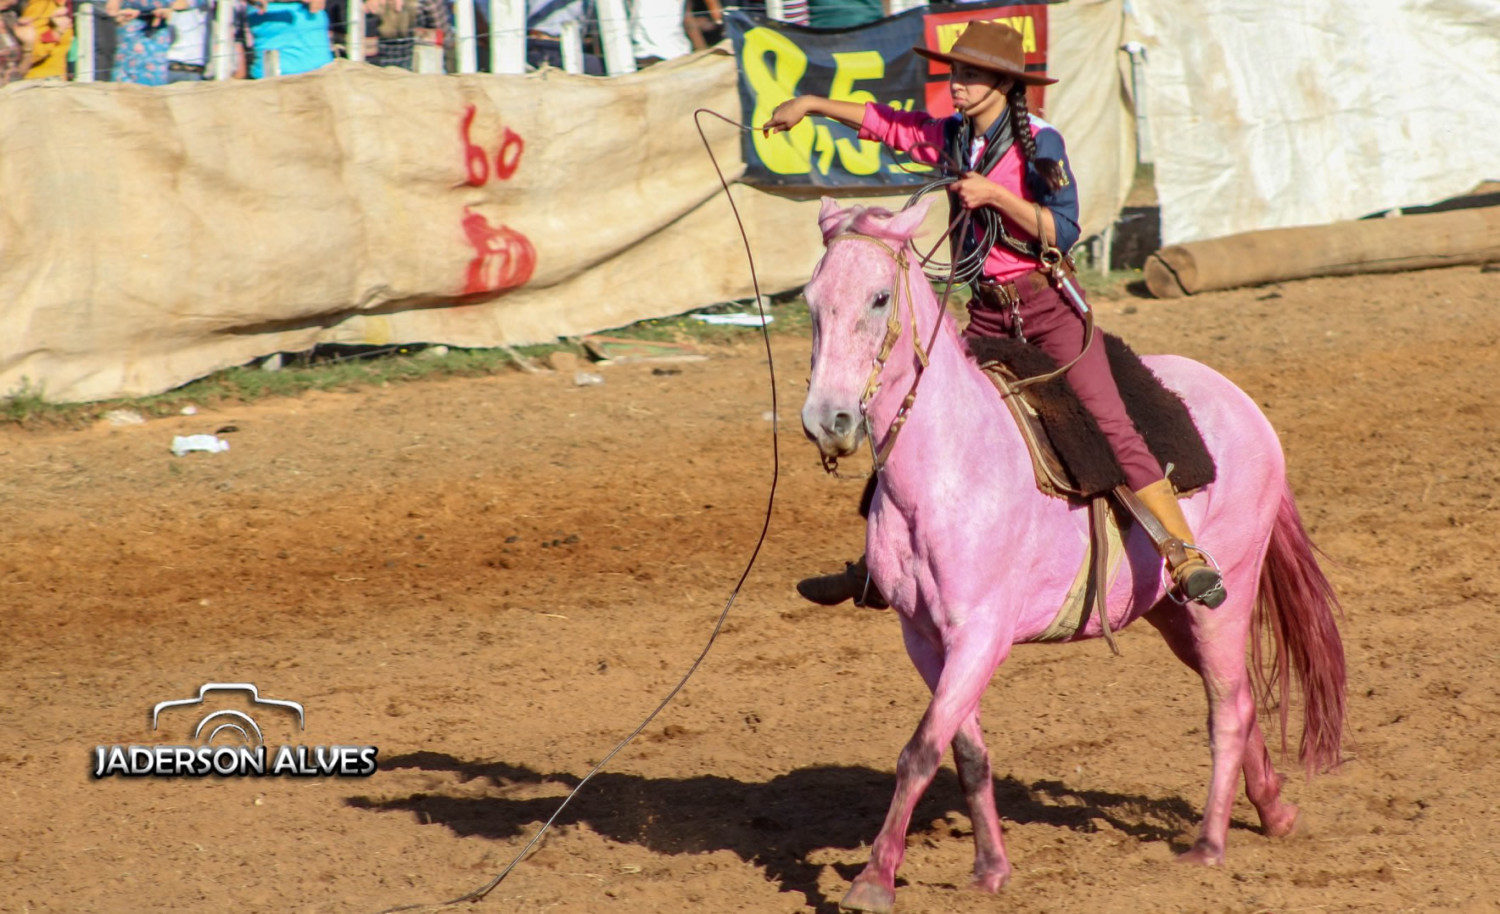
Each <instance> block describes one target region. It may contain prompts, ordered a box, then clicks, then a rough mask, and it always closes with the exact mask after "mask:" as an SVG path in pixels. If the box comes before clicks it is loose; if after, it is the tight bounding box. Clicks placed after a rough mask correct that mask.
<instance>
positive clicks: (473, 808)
mask: <svg viewBox="0 0 1500 914" xmlns="http://www.w3.org/2000/svg"><path fill="white" fill-rule="evenodd" d="M380 767H381V768H382V769H386V770H390V769H418V770H422V771H433V772H452V773H454V774H457V775H458V776H459V777H460V778H461V779H463V780H465V781H468V780H473V779H475V778H484V779H487V780H488V781H489V782H490V783H491V784H492V785H494V786H495V787H497V788H499V789H500V790H501V791H502V792H503V791H504V790H506V789H507V788H515V787H518V786H521V785H539V784H555V785H558V786H559V787H562V788H566V789H572V788H573V787H574V786H576V785H577V784H578V781H579V778H578V776H576V775H573V774H565V773H550V774H548V773H543V772H540V771H536V770H535V769H532V768H528V767H525V766H520V765H512V764H509V763H506V762H476V761H462V760H460V759H456V758H454V757H453V756H451V755H446V754H443V753H438V752H415V753H411V754H408V755H400V756H394V757H392V758H391V759H389V760H384V759H382V760H381V763H380ZM895 786H896V778H895V775H894V774H893V773H891V772H885V771H876V770H874V769H872V768H866V767H857V766H840V765H819V766H813V767H808V768H799V769H797V770H795V771H791V772H788V773H787V774H783V775H778V776H776V777H774V778H771V779H770V780H768V781H764V782H758V783H747V782H745V781H740V780H736V779H734V778H727V777H720V776H716V775H701V776H697V777H685V778H653V777H643V776H641V775H635V774H617V773H610V772H601V773H600V774H598V775H596V776H595V777H594V779H593V780H592V781H590V782H589V784H588V786H587V787H585V788H584V789H583V791H582V792H580V793H579V795H578V796H577V797H576V798H574V800H573V801H572V802H571V803H570V804H569V805H568V807H567V809H566V810H564V811H563V813H562V815H561V816H559V817H558V819H557V823H556V824H557V825H559V826H562V825H586V826H588V827H589V828H590V829H592V830H593V831H594V832H596V833H598V834H600V835H602V836H604V837H606V838H609V839H611V840H613V841H617V842H621V843H631V844H638V845H641V846H643V847H646V848H649V849H650V850H652V851H654V852H656V853H661V854H684V853H688V854H691V853H705V852H711V851H717V850H729V851H733V852H734V853H735V854H737V855H738V856H739V857H740V859H742V860H745V861H746V862H748V863H750V864H752V865H754V866H757V867H759V868H761V869H763V870H764V871H765V872H766V874H767V875H768V876H769V877H770V878H771V879H773V880H775V881H776V882H777V883H778V884H779V885H780V887H781V889H782V890H783V891H788V892H798V893H801V894H802V895H803V896H805V897H806V899H807V903H808V904H809V905H810V906H812V907H813V908H814V909H816V910H817V911H819V912H831V911H835V910H837V905H836V904H835V903H834V901H833V900H831V899H828V898H826V897H824V895H823V894H822V892H821V891H820V890H819V889H818V877H819V874H820V873H821V872H822V870H823V864H818V863H811V862H809V860H808V858H809V856H810V855H812V854H813V852H815V851H820V850H826V849H829V848H833V849H842V850H855V849H858V848H862V847H865V846H867V845H868V843H869V842H870V841H871V840H872V839H874V837H875V833H876V832H877V831H878V830H879V828H880V823H881V821H882V820H883V819H884V817H885V812H886V807H887V805H888V804H889V802H890V798H891V794H892V792H893V791H894V790H895ZM995 799H996V802H997V804H998V805H999V807H1000V811H1001V816H1002V817H1003V818H1004V819H1005V820H1006V821H1007V822H1009V823H1016V824H1021V825H1030V824H1043V825H1051V826H1055V827H1058V828H1066V829H1069V830H1071V831H1077V832H1096V831H1099V830H1100V829H1101V828H1103V827H1105V826H1108V827H1111V828H1114V829H1116V830H1118V831H1120V832H1123V833H1125V834H1127V835H1130V836H1131V837H1134V838H1136V839H1137V840H1139V841H1141V842H1143V843H1144V842H1164V843H1166V844H1167V845H1169V846H1170V847H1171V848H1172V849H1173V850H1175V851H1182V850H1186V849H1187V848H1188V847H1189V846H1191V842H1192V839H1191V837H1190V836H1188V833H1189V832H1190V830H1191V829H1192V828H1193V826H1194V825H1195V824H1196V823H1197V821H1198V811H1197V810H1196V809H1194V808H1193V807H1192V805H1191V804H1189V803H1187V802H1186V801H1184V800H1182V799H1181V798H1178V797H1146V796H1141V795H1136V794H1122V793H1112V792H1108V791H1101V790H1079V789H1075V788H1072V787H1068V786H1067V785H1065V784H1063V783H1062V782H1061V781H1055V780H1040V781H1035V782H1033V783H1031V784H1029V785H1028V784H1025V783H1022V782H1021V781H1020V780H1018V779H1016V778H1014V777H1012V776H1006V777H1002V778H996V779H995ZM345 802H346V803H347V804H348V805H350V806H352V807H355V808H357V809H368V810H375V811H380V812H392V811H404V812H410V813H413V814H414V815H416V817H417V818H418V820H419V821H420V822H422V823H424V824H434V825H442V826H445V827H447V828H448V829H450V830H451V831H452V832H453V833H454V834H456V835H458V836H460V837H473V836H477V837H483V838H495V839H512V838H516V837H519V836H523V835H530V834H531V833H533V832H534V831H535V830H536V828H537V827H539V826H540V825H541V823H543V822H545V821H546V820H547V818H548V817H549V816H551V815H552V814H553V812H554V811H555V810H556V809H557V805H558V803H559V802H561V797H560V796H546V797H528V798H507V797H505V796H488V797H473V796H445V795H442V794H435V793H414V794H411V795H409V796H406V797H396V798H390V799H376V798H371V797H350V798H348V799H347V800H346V801H345ZM955 811H956V812H959V813H962V814H963V815H964V816H965V817H967V816H968V804H967V803H966V802H965V801H964V798H963V793H962V791H961V790H960V788H959V785H958V778H957V776H956V775H955V774H954V772H953V771H951V770H949V769H948V768H943V769H940V771H939V773H938V776H937V778H936V779H934V781H933V783H932V786H931V787H930V788H929V789H928V790H927V793H926V795H925V796H924V797H923V799H922V802H921V803H920V805H918V807H917V811H916V814H915V815H914V816H913V817H912V828H911V835H912V836H916V837H920V836H922V835H923V834H942V835H944V836H952V835H957V834H962V835H963V836H964V837H968V836H969V835H970V834H971V832H970V830H969V828H968V823H967V818H965V819H964V820H961V821H963V823H964V830H963V831H962V832H961V833H958V832H952V831H950V829H951V826H950V825H949V824H948V822H946V821H944V819H945V817H947V815H948V814H949V813H950V812H955ZM1233 825H1234V827H1237V828H1243V829H1250V828H1252V826H1251V825H1249V824H1248V823H1245V822H1243V821H1240V820H1238V819H1237V820H1235V822H1234V823H1233ZM862 866H863V861H861V862H860V863H859V864H857V865H842V864H835V865H834V869H835V870H836V871H838V872H839V874H840V875H841V876H842V877H843V878H844V879H845V880H849V879H853V878H854V876H855V875H856V874H857V873H858V872H859V870H860V868H861V867H862ZM962 875H963V874H961V873H955V874H954V877H955V878H956V879H957V878H959V877H961V876H962ZM899 884H900V883H899V881H898V885H899Z"/></svg>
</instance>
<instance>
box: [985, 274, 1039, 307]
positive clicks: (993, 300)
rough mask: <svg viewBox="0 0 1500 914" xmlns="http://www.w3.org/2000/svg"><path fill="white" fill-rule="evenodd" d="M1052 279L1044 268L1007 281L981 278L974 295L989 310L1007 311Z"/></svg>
mask: <svg viewBox="0 0 1500 914" xmlns="http://www.w3.org/2000/svg"><path fill="white" fill-rule="evenodd" d="M1051 283H1052V281H1051V279H1049V278H1048V276H1047V274H1046V273H1045V272H1043V271H1042V270H1032V271H1031V272H1029V273H1022V274H1021V275H1020V276H1017V277H1016V278H1015V279H1011V280H1007V281H1005V282H990V281H988V280H983V279H981V280H980V281H979V282H976V283H975V284H974V297H975V298H976V299H977V300H978V301H979V304H980V305H981V306H982V307H984V308H985V309H986V310H989V311H1005V310H1008V309H1009V308H1010V307H1011V306H1012V305H1017V304H1020V302H1021V299H1023V298H1025V297H1026V296H1028V295H1034V294H1036V293H1037V292H1039V291H1041V290H1042V289H1045V288H1046V287H1047V286H1049V285H1051Z"/></svg>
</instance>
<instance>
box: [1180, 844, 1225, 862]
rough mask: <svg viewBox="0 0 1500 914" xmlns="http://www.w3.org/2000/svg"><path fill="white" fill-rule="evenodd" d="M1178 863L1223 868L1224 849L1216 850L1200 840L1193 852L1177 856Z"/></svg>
mask: <svg viewBox="0 0 1500 914" xmlns="http://www.w3.org/2000/svg"><path fill="white" fill-rule="evenodd" d="M1177 862H1178V863H1189V864H1196V865H1198V866H1222V865H1223V863H1224V849H1223V848H1216V847H1214V846H1213V845H1212V844H1210V843H1208V842H1207V841H1204V840H1203V839H1201V838H1200V839H1199V840H1198V841H1197V843H1195V844H1194V845H1193V847H1192V849H1191V850H1189V851H1186V852H1185V853H1181V854H1178V855H1177Z"/></svg>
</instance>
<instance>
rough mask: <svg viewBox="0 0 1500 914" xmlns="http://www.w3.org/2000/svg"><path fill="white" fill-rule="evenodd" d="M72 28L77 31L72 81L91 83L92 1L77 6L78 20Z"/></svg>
mask: <svg viewBox="0 0 1500 914" xmlns="http://www.w3.org/2000/svg"><path fill="white" fill-rule="evenodd" d="M74 28H75V29H76V30H77V32H76V34H77V41H78V63H77V64H75V65H74V68H73V81H74V82H76V83H91V82H93V81H94V3H93V0H83V2H81V3H79V4H78V19H77V20H76V22H75V23H74Z"/></svg>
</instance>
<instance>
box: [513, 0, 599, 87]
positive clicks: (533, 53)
mask: <svg viewBox="0 0 1500 914" xmlns="http://www.w3.org/2000/svg"><path fill="white" fill-rule="evenodd" d="M591 10H592V6H591V5H590V3H589V2H588V0H526V62H527V63H529V64H531V65H532V66H533V67H541V66H544V65H545V66H552V67H561V66H562V30H563V26H564V25H565V24H567V23H569V22H576V23H578V25H579V27H580V28H581V29H587V28H588V20H589V18H591V17H590V16H589V13H590V11H591ZM583 72H585V73H587V74H589V75H590V76H603V75H604V61H602V60H600V59H599V58H598V56H596V55H594V54H584V55H583Z"/></svg>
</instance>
